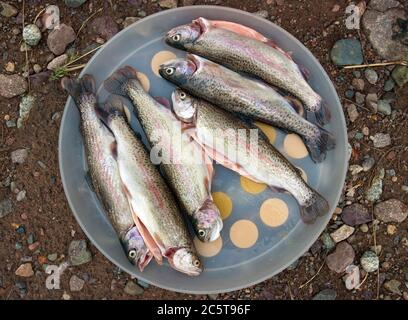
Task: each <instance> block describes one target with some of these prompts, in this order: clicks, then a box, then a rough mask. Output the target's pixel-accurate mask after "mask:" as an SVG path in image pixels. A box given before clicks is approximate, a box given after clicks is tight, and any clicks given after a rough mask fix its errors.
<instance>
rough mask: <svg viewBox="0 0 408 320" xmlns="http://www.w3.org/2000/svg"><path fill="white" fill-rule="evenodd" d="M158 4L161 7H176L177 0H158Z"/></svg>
mask: <svg viewBox="0 0 408 320" xmlns="http://www.w3.org/2000/svg"><path fill="white" fill-rule="evenodd" d="M159 6H160V8H163V9H173V8H177V0H159Z"/></svg>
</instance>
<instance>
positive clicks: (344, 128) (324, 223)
mask: <svg viewBox="0 0 408 320" xmlns="http://www.w3.org/2000/svg"><path fill="white" fill-rule="evenodd" d="M192 8H197V9H208V10H220V9H221V10H226V11H230V12H235V13H239V14H242V15H246V16H248V17H250V18H251V19H255V20H259V21H262V23H265V22H266V23H267V24H270V25H273V26H274V28H277V29H278V30H279V31H281V32H282V33H284V34H285V35H286V36H287V37H288V38H289V39H290V40H291V41H293V42H295V43H296V44H297V45H299V46H301V47H303V48H304V50H305V51H306V52H307V53H308V54H309V56H310V57H311V58H312V59H314V60H315V61H316V62H317V65H318V68H319V69H320V73H321V74H322V75H323V78H324V80H325V81H327V82H328V84H329V87H330V89H331V90H332V91H333V92H335V97H334V98H335V100H336V102H337V104H338V105H339V106H340V107H341V105H342V104H341V101H340V98H339V95H338V93H337V90H336V88H335V87H334V84H333V82H332V81H331V79H330V77H329V75H328V74H327V72H326V70H325V69H324V68H323V66H322V65H321V63H320V61H319V60H318V59H317V58H316V57H315V56H314V54H313V53H312V52H311V51H310V50H309V49H308V48H307V47H306V46H305V45H304V44H303V43H302V42H301V41H300V40H298V39H297V38H296V37H295V36H293V35H292V34H291V33H290V32H289V31H286V30H285V29H283V28H282V27H280V26H279V25H277V24H275V23H273V22H272V21H269V20H267V19H264V18H261V17H258V16H256V15H255V14H253V13H250V12H247V11H244V10H240V9H236V8H232V7H226V6H217V5H194V6H185V7H177V8H174V9H168V10H162V11H160V12H156V13H154V14H151V15H149V16H147V17H145V18H142V19H140V20H138V21H136V22H134V23H133V24H131V25H130V26H128V27H126V28H124V29H123V30H121V31H120V32H118V33H117V34H115V35H114V36H113V37H112V38H111V39H109V40H108V41H107V42H106V43H105V44H104V45H103V46H102V47H101V48H100V49H99V50H97V51H96V53H95V54H94V55H93V56H92V57H91V59H90V60H89V61H88V62H87V64H86V66H85V68H84V69H83V70H82V71H81V72H80V74H79V76H78V77H82V76H83V75H84V74H86V69H87V67H88V66H89V65H91V64H92V63H93V61H94V60H95V59H97V57H98V56H99V54H101V52H102V51H103V50H104V48H105V46H106V45H107V44H109V43H110V42H112V41H115V39H117V38H119V37H120V36H121V35H122V34H123V33H125V32H127V31H128V30H129V28H131V27H134V26H135V25H137V24H138V23H140V22H143V21H146V20H149V19H154V18H156V17H158V16H161V15H164V14H169V13H172V12H174V11H188V10H191V9H192ZM72 102H73V101H72V98H71V97H70V96H68V99H67V101H66V103H65V106H64V111H63V115H62V118H61V122H60V129H59V133H58V134H59V136H58V164H59V171H60V176H61V182H62V185H63V189H64V194H65V198H66V199H67V201H68V205H69V208H70V210H71V212H72V214H73V215H74V217H75V220H76V222H77V223H78V224H79V226H80V227H81V229H82V231H83V232H84V233H85V235H86V236H87V238H88V239H89V240H90V241H91V242H92V244H93V245H94V246H95V247H96V248H97V249H98V251H100V252H101V253H102V254H103V255H104V257H106V258H107V259H108V260H109V261H110V262H111V263H112V264H114V265H115V266H117V267H119V268H121V269H123V270H124V271H125V272H126V273H128V274H130V275H131V276H133V274H132V271H131V270H129V268H127V267H125V268H124V267H122V266H119V265H118V264H117V263H116V262H115V260H114V259H113V258H111V256H110V255H109V254H108V253H107V252H106V251H105V250H104V249H103V248H102V247H101V246H100V245H99V244H98V243H97V242H96V241H95V240H94V237H93V236H92V235H91V234H90V233H89V232H88V230H87V228H86V227H85V225H83V224H82V222H81V219H79V217H78V215H77V212H76V211H75V210H74V204H73V202H72V199H71V197H70V196H68V194H67V189H68V187H67V181H66V177H65V175H64V171H63V170H62V162H63V161H64V160H62V154H61V153H62V151H61V150H62V148H61V146H62V140H63V138H62V136H63V135H62V131H63V129H64V127H65V126H66V121H65V118H66V116H67V113H68V109H69V105H70V104H71V103H72ZM339 121H340V122H341V128H342V131H343V134H344V136H345V137H346V142H347V125H346V121H345V116H344V111H343V110H342V109H341V117H340V119H339ZM347 148H348V147H347V144H346V146H345V150H346V152H344V154H343V156H344V162H345V165H344V166H343V169H342V172H341V173H340V176H341V177H342V185H343V184H344V182H345V180H346V174H347V167H348V162H349V159H348V155H347ZM341 193H342V188H340V191H339V192H338V194H337V195H336V197H335V199H336V202H335V205H334V206H336V205H337V204H338V202H339V199H340V196H341ZM330 209H331V208H330ZM330 219H331V214H330V213H328V214H327V215H326V216H325V217H323V221H322V224H321V227H320V228H318V230H319V232H316V234H315V235H313V236H312V237H311V238H310V241H309V242H308V243H307V245H305V246H304V248H305V249H304V252H307V250H309V248H310V247H311V246H312V245H313V243H314V242H315V241H316V240H317V239H318V238H319V236H320V235H321V234H322V232H323V231H324V229H325V228H326V226H327V224H328V222H329V221H330ZM304 252H303V253H302V254H300V255H299V256H297V257H294V258H292V259H290V260H289V262H288V263H287V264H284V265H283V266H282V267H281V268H278V269H276V270H275V271H274V272H273V273H271V274H270V275H268V276H263V277H259V278H258V279H257V280H256V281H252V282H250V283H248V284H246V285H236V286H232V287H229V288H227V289H223V290H220V289H216V290H202V291H201V290H194V291H191V290H189V289H184V288H173V287H168V286H166V285H162V284H160V283H157V282H155V281H152V280H150V279H146V278H145V277H144V276H143V274H142V275H138V276H137V278H139V279H140V280H143V281H144V282H146V283H148V284H151V285H153V286H156V287H159V288H162V289H165V290H169V291H172V292H178V293H186V294H200V295H203V294H219V293H227V292H231V291H236V290H241V289H244V288H248V287H251V286H254V285H256V284H259V283H261V282H263V281H265V280H267V279H270V278H271V277H273V276H275V275H277V274H279V273H281V272H282V271H283V270H285V269H287V267H289V266H290V265H291V264H292V263H293V262H294V261H296V260H297V259H299V258H300V257H301V256H302V255H303V254H304Z"/></svg>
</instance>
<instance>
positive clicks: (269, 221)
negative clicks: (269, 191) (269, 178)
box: [259, 198, 289, 227]
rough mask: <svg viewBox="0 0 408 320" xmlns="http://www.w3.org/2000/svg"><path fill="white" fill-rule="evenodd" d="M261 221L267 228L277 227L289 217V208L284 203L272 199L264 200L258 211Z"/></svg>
mask: <svg viewBox="0 0 408 320" xmlns="http://www.w3.org/2000/svg"><path fill="white" fill-rule="evenodd" d="M259 213H260V216H261V220H262V222H263V223H265V224H266V225H267V226H269V227H279V226H281V225H282V224H284V223H285V221H286V220H287V219H288V216H289V208H288V206H287V204H286V202H285V201H283V200H281V199H278V198H272V199H268V200H265V201H264V203H262V205H261V209H260V210H259Z"/></svg>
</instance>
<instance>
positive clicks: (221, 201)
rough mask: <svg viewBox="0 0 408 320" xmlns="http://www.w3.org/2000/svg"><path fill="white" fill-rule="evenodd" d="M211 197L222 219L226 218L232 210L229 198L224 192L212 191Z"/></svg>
mask: <svg viewBox="0 0 408 320" xmlns="http://www.w3.org/2000/svg"><path fill="white" fill-rule="evenodd" d="M212 197H213V200H214V203H215V205H216V206H217V208H218V210H220V214H221V218H222V220H225V219H227V218H228V217H229V216H230V215H231V212H232V201H231V198H230V197H229V196H228V195H227V194H226V193H224V192H213V193H212Z"/></svg>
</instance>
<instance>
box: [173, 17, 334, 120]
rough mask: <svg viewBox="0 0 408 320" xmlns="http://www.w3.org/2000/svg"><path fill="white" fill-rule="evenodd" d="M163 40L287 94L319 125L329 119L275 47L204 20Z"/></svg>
mask: <svg viewBox="0 0 408 320" xmlns="http://www.w3.org/2000/svg"><path fill="white" fill-rule="evenodd" d="M237 26H239V25H237ZM165 39H166V42H167V43H168V44H170V45H172V46H175V47H177V48H180V49H184V50H187V51H189V52H191V53H195V54H198V55H200V56H203V57H206V58H208V59H210V60H213V61H216V62H218V63H221V64H223V65H225V66H227V67H229V68H231V69H234V70H236V71H240V72H246V73H249V74H252V75H255V76H257V77H259V78H261V79H263V80H264V81H266V82H267V83H270V84H271V85H274V86H277V87H279V88H282V89H284V90H286V91H287V92H289V93H291V94H293V95H294V96H296V97H297V98H299V99H300V100H302V102H303V103H304V104H305V108H306V109H307V110H308V111H310V112H313V113H316V118H317V120H318V121H319V123H321V124H325V123H327V122H328V121H329V119H330V113H329V110H327V109H326V107H325V106H324V105H323V104H322V98H321V97H320V96H319V95H318V94H317V93H316V92H315V91H314V90H313V89H312V88H311V87H310V85H309V84H308V83H307V81H306V80H305V78H304V76H303V74H302V72H301V71H300V69H299V66H298V65H297V64H296V63H295V62H294V61H293V60H292V58H291V57H290V56H289V55H288V54H287V53H285V52H284V51H283V50H282V49H280V48H278V47H277V46H276V45H271V44H269V43H267V42H263V41H259V40H258V39H254V38H250V37H247V36H242V35H240V34H238V33H236V32H233V31H231V30H227V29H225V28H223V27H216V26H215V24H214V23H212V21H210V20H206V19H204V18H199V19H196V20H194V21H193V22H192V23H191V24H188V25H184V26H180V27H176V28H174V29H172V30H170V31H169V32H168V33H167V35H166V37H165ZM325 113H327V114H325Z"/></svg>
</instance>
